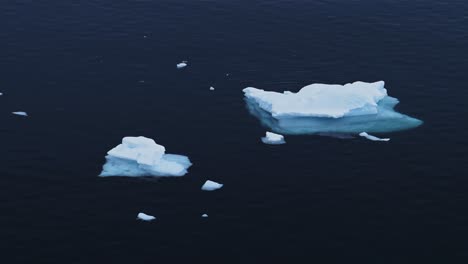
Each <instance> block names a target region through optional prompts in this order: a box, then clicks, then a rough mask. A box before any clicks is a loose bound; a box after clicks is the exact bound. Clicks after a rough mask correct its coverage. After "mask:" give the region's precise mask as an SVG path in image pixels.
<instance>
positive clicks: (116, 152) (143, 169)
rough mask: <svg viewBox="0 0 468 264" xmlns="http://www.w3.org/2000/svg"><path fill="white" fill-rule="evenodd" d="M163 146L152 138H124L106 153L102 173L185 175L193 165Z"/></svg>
mask: <svg viewBox="0 0 468 264" xmlns="http://www.w3.org/2000/svg"><path fill="white" fill-rule="evenodd" d="M165 151H166V149H165V148H164V146H161V145H158V144H156V142H155V141H154V140H153V139H151V138H146V137H124V138H123V139H122V144H120V145H118V146H117V147H115V148H113V149H111V150H110V151H109V152H107V156H106V160H107V161H106V163H105V164H104V166H103V168H102V172H101V174H100V175H99V176H102V177H105V176H128V177H139V176H156V177H157V176H161V177H162V176H167V177H169V176H183V175H185V174H186V173H187V169H188V168H189V167H190V166H191V165H192V163H191V162H190V160H189V159H188V157H186V156H182V155H174V154H165Z"/></svg>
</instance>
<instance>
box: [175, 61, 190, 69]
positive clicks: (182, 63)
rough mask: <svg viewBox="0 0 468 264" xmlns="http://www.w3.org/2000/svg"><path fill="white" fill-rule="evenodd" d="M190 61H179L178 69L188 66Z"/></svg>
mask: <svg viewBox="0 0 468 264" xmlns="http://www.w3.org/2000/svg"><path fill="white" fill-rule="evenodd" d="M187 65H188V62H187V61H182V62H181V63H177V69H182V68H185V67H187Z"/></svg>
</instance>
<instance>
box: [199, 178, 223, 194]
mask: <svg viewBox="0 0 468 264" xmlns="http://www.w3.org/2000/svg"><path fill="white" fill-rule="evenodd" d="M221 187H223V184H220V183H217V182H214V181H210V180H207V181H206V182H205V184H203V186H202V187H201V189H202V190H203V191H214V190H218V189H220V188H221Z"/></svg>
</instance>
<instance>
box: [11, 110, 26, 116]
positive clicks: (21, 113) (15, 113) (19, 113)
mask: <svg viewBox="0 0 468 264" xmlns="http://www.w3.org/2000/svg"><path fill="white" fill-rule="evenodd" d="M12 113H13V114H14V115H19V116H28V113H26V112H22V111H19V112H12Z"/></svg>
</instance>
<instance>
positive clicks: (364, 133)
mask: <svg viewBox="0 0 468 264" xmlns="http://www.w3.org/2000/svg"><path fill="white" fill-rule="evenodd" d="M359 135H360V136H361V137H365V138H367V139H369V140H372V141H390V139H389V138H378V137H376V136H373V135H369V134H367V133H366V132H361V133H359Z"/></svg>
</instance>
